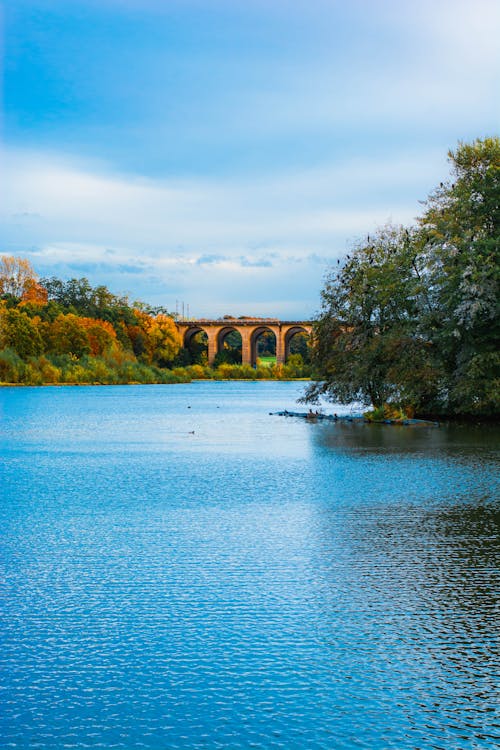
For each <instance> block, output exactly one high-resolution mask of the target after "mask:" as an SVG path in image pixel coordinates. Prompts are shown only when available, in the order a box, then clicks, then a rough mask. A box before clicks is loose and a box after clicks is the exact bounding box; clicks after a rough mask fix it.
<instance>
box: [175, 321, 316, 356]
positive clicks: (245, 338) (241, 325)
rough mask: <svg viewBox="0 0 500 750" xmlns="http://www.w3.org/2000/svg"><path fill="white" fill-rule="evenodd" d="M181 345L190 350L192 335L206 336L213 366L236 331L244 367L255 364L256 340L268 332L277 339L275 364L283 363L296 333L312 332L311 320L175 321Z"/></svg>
mask: <svg viewBox="0 0 500 750" xmlns="http://www.w3.org/2000/svg"><path fill="white" fill-rule="evenodd" d="M177 328H178V329H179V332H180V334H181V336H182V341H183V345H184V346H185V347H187V348H188V347H189V343H190V341H191V339H192V338H193V336H196V334H197V333H206V335H207V339H208V363H209V364H210V365H212V364H213V362H214V360H215V357H216V355H217V354H218V353H219V352H220V351H222V349H223V348H224V341H225V339H226V336H227V335H228V334H229V333H231V332H232V331H237V332H238V333H239V334H240V336H241V362H242V364H244V365H252V366H253V365H255V364H256V363H257V339H258V338H259V336H260V335H261V334H262V333H265V332H266V331H271V333H274V335H275V337H276V362H277V363H278V364H283V363H285V362H286V361H287V359H288V356H289V354H290V342H291V340H292V339H293V337H294V336H295V335H296V334H297V333H306V334H307V335H308V336H310V335H311V333H312V323H311V321H296V320H295V321H291V320H277V319H276V318H221V319H219V320H204V319H201V320H182V321H177Z"/></svg>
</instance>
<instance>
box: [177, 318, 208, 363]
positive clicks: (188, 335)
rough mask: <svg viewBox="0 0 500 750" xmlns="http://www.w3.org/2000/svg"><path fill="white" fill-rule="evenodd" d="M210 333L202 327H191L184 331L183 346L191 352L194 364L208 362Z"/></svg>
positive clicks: (190, 355)
mask: <svg viewBox="0 0 500 750" xmlns="http://www.w3.org/2000/svg"><path fill="white" fill-rule="evenodd" d="M208 340H209V336H208V332H207V331H206V330H205V329H204V328H202V327H201V326H191V327H190V328H187V329H186V330H185V331H184V336H183V341H182V343H183V346H184V348H185V349H187V350H188V351H189V357H190V359H191V361H192V362H193V363H196V364H197V363H202V362H203V361H204V360H205V357H206V358H207V361H208Z"/></svg>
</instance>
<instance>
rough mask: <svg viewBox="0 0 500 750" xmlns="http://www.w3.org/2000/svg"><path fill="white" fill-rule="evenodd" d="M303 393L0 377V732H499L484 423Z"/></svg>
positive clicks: (183, 743)
mask: <svg viewBox="0 0 500 750" xmlns="http://www.w3.org/2000/svg"><path fill="white" fill-rule="evenodd" d="M300 391H301V385H300V384H293V383H257V384H255V383H207V384H195V385H192V386H175V387H170V386H166V387H162V386H156V387H129V388H119V387H117V388H94V389H92V388H81V389H71V388H56V389H12V390H11V389H4V390H3V391H0V401H1V405H2V410H1V412H0V414H1V419H2V433H1V437H0V456H1V460H2V464H1V479H2V488H3V542H2V546H3V550H2V552H3V560H4V563H5V566H4V567H5V582H6V587H5V589H6V597H5V601H6V605H5V607H4V628H3V633H4V635H3V649H2V653H3V674H4V676H5V677H4V683H3V687H4V689H3V691H2V703H3V710H2V711H1V716H2V718H0V733H1V737H2V743H3V745H5V746H12V747H19V748H28V747H29V748H31V747H41V748H53V747H57V748H59V747H74V748H83V747H106V748H108V747H122V748H131V747H143V748H158V747H166V748H217V747H223V748H226V747H231V748H233V747H234V748H248V747H256V748H283V749H288V748H292V749H294V748H297V750H298V749H299V748H314V749H316V748H328V749H330V748H345V749H346V750H347V749H350V748H353V747H365V748H370V750H372V749H373V748H375V749H378V748H381V749H382V748H397V749H401V750H405V749H406V748H412V749H413V748H422V749H426V748H443V749H446V750H448V749H449V750H452V749H453V750H455V748H459V749H460V750H462V749H463V750H469V748H471V749H472V748H485V749H486V748H492V747H494V746H496V744H497V742H498V740H499V739H500V734H499V722H498V716H497V714H496V713H495V711H496V698H497V696H496V692H495V691H496V686H497V675H498V668H499V666H500V665H499V655H498V648H497V642H496V636H497V631H496V619H495V617H496V598H495V597H496V593H497V592H498V571H499V567H500V566H499V562H500V560H499V546H498V536H497V534H498V520H499V510H500V507H499V506H500V503H499V501H498V493H497V487H498V477H497V474H496V471H495V469H496V465H495V460H496V457H497V454H496V452H495V451H496V446H497V439H498V431H497V430H496V429H495V428H492V427H489V428H481V429H477V428H474V427H441V428H415V429H413V428H398V427H389V426H379V425H370V426H364V425H358V424H352V423H351V424H342V423H335V424H324V423H318V424H308V423H306V422H302V421H299V420H293V419H280V418H277V417H270V416H269V411H273V410H277V409H282V408H288V409H293V408H294V407H295V399H296V398H297V397H298V395H300ZM335 410H336V411H339V410H338V409H335Z"/></svg>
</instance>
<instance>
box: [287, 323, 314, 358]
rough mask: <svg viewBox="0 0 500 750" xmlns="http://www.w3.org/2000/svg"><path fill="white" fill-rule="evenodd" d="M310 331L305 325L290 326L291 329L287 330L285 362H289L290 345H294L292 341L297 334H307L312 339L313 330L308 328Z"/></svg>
mask: <svg viewBox="0 0 500 750" xmlns="http://www.w3.org/2000/svg"><path fill="white" fill-rule="evenodd" d="M308 328H309V330H307V329H306V328H305V327H304V326H303V325H294V326H290V328H288V329H287V331H286V332H285V342H284V343H285V352H284V354H285V362H286V361H287V359H288V357H289V356H290V344H291V343H292V339H293V338H294V337H295V336H297V334H299V333H302V334H305V335H306V336H308V337H309V338H310V336H311V329H310V327H309V326H308Z"/></svg>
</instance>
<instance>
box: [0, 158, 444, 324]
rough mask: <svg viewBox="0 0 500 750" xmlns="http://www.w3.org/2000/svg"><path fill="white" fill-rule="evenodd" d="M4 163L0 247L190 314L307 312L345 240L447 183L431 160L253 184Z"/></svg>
mask: <svg viewBox="0 0 500 750" xmlns="http://www.w3.org/2000/svg"><path fill="white" fill-rule="evenodd" d="M2 162H3V169H4V172H5V173H6V175H7V177H8V179H7V180H6V183H4V184H8V186H9V189H8V193H7V191H5V194H4V195H3V196H2V201H1V205H2V212H1V216H0V219H1V221H2V225H3V235H4V236H3V245H2V248H3V249H4V251H7V252H14V253H16V254H19V255H26V254H27V252H29V254H30V257H31V258H32V259H33V262H34V264H35V266H36V267H39V268H42V270H43V272H44V273H50V272H54V273H59V274H61V275H75V274H76V275H88V276H89V277H90V278H91V279H92V280H94V281H96V282H99V283H106V284H108V286H110V287H111V288H112V289H114V290H115V291H122V290H124V288H125V289H132V290H133V293H134V295H135V296H142V297H143V298H144V299H147V300H149V301H159V298H160V297H162V296H164V295H165V294H167V293H168V295H169V297H170V302H169V304H172V297H174V299H175V296H177V294H178V295H187V296H189V298H190V299H191V301H192V302H191V304H192V305H193V309H194V308H195V307H197V308H199V311H198V314H214V313H215V312H216V311H217V310H216V308H217V307H218V306H220V305H221V304H222V302H221V300H224V302H225V304H226V305H228V306H232V309H230V310H227V309H226V310H224V312H228V311H229V312H235V313H236V312H238V309H237V308H238V305H239V304H240V302H239V301H240V300H245V299H246V300H253V301H254V305H255V311H256V312H257V311H260V310H257V308H259V305H260V304H261V300H264V302H265V304H271V303H272V305H273V309H272V310H270V311H269V312H270V313H271V312H272V314H281V311H284V310H285V308H286V311H287V312H290V309H289V308H290V305H289V304H288V303H287V300H288V301H290V300H294V302H293V303H290V304H291V305H292V307H293V305H295V308H296V310H297V314H300V316H303V315H306V314H311V312H312V310H314V309H316V308H317V306H318V296H319V288H320V286H321V279H322V277H323V275H324V273H325V270H326V268H327V266H328V265H329V263H331V262H333V260H334V259H335V258H336V257H338V256H340V255H342V254H343V253H344V251H345V249H346V242H347V240H349V239H352V238H354V237H357V236H359V235H362V234H364V233H365V232H367V231H372V230H373V228H374V227H375V225H377V224H381V223H384V222H385V221H386V220H387V219H388V218H392V219H393V220H394V221H397V222H402V223H406V222H409V221H411V219H412V218H413V216H414V215H415V214H416V213H417V210H418V204H417V199H418V198H419V197H422V196H423V195H425V193H426V192H427V190H428V189H429V188H430V187H431V186H432V185H433V184H434V183H435V182H436V179H437V178H438V177H442V176H443V172H442V169H441V170H440V169H438V168H437V167H438V166H441V165H440V162H442V158H440V159H437V158H436V154H434V153H429V154H427V155H424V156H422V155H420V156H419V158H418V159H417V158H408V157H405V158H395V159H393V160H392V161H391V162H387V161H380V162H379V161H371V162H370V161H367V160H363V161H361V160H353V161H351V162H346V163H343V164H338V165H329V166H328V165H326V166H324V167H323V168H321V169H317V170H308V171H305V172H301V173H299V172H295V173H289V174H277V175H273V176H270V177H269V179H263V178H260V179H254V180H248V179H247V180H242V179H240V180H238V179H234V180H229V179H212V180H208V179H192V180H176V179H172V180H165V179H163V180H153V179H146V178H142V177H137V176H127V175H116V174H113V173H111V172H110V171H109V170H108V171H106V170H104V169H103V168H102V166H101V168H100V169H99V171H97V170H96V169H95V165H92V166H93V167H94V170H93V171H91V169H90V168H89V169H84V168H83V166H82V165H81V164H79V163H77V162H72V161H71V160H67V159H63V158H61V157H60V156H57V155H53V154H47V153H37V152H26V151H19V150H10V151H8V152H5V153H4V154H3V159H2ZM424 185H425V187H424ZM398 192H399V196H398V198H397V199H396V198H395V195H397V194H398ZM207 259H208V261H209V262H207ZM52 269H53V271H52ZM194 300H196V304H195V302H194ZM273 300H274V301H273ZM245 305H247V310H248V305H250V302H248V303H245ZM219 311H220V310H219Z"/></svg>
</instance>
